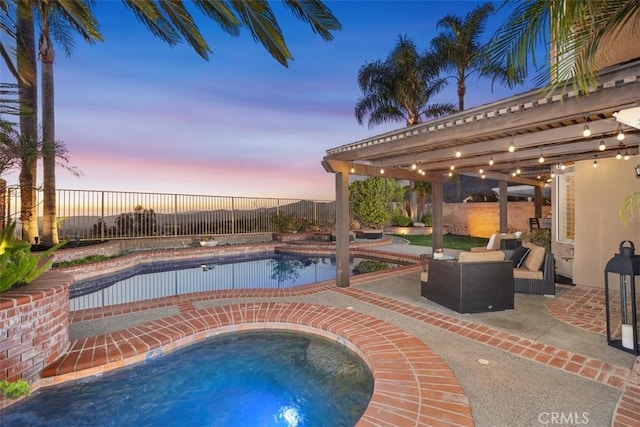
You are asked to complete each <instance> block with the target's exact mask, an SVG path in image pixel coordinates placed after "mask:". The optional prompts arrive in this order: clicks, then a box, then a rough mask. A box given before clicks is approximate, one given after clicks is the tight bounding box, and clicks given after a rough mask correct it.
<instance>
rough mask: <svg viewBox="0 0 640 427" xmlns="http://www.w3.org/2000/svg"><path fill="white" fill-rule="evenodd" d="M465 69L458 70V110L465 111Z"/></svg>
mask: <svg viewBox="0 0 640 427" xmlns="http://www.w3.org/2000/svg"><path fill="white" fill-rule="evenodd" d="M464 72H465V70H464V69H461V70H458V111H464V96H465V95H466V94H467V86H466V84H465V76H464Z"/></svg>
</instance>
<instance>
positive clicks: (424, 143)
mask: <svg viewBox="0 0 640 427" xmlns="http://www.w3.org/2000/svg"><path fill="white" fill-rule="evenodd" d="M569 87H570V86H569ZM586 129H588V130H589V131H590V136H584V135H585V133H584V132H585V130H586ZM619 133H622V134H624V140H620V139H619V138H620V137H619V136H618V134H619ZM639 133H640V60H639V59H635V60H633V61H630V62H627V63H624V64H619V65H616V66H613V67H610V68H608V69H605V70H603V71H602V72H601V73H600V74H599V78H598V85H597V87H594V88H592V90H590V91H589V93H576V92H574V91H571V90H567V91H564V92H562V91H558V92H556V93H552V94H550V93H547V91H545V90H544V89H536V90H532V91H529V92H526V93H523V94H520V95H515V96H513V97H510V98H506V99H503V100H500V101H496V102H493V103H490V104H486V105H482V106H480V107H476V108H473V109H469V110H466V111H462V112H459V113H456V114H452V115H450V116H447V117H444V118H441V119H437V120H433V121H430V122H426V123H422V124H418V125H415V126H412V127H406V128H402V129H399V130H396V131H392V132H387V133H384V134H381V135H377V136H374V137H371V138H367V139H363V140H360V141H357V142H353V143H350V144H346V145H342V146H339V147H336V148H331V149H329V150H327V152H326V155H325V157H324V158H323V160H322V165H323V167H324V168H325V170H326V171H327V172H331V173H335V174H336V206H337V208H336V210H337V212H336V234H337V239H336V257H337V267H336V268H337V284H338V286H348V285H349V269H348V265H349V238H348V231H349V230H348V225H349V194H348V191H349V190H348V176H349V174H354V175H364V176H384V177H388V178H398V179H407V180H413V181H428V182H431V183H432V201H433V246H434V248H435V247H442V225H443V224H442V201H443V183H444V182H445V181H446V180H447V179H449V177H450V174H451V173H455V174H463V175H472V176H477V177H485V178H489V179H495V180H498V181H499V186H500V194H506V193H507V187H508V184H509V183H513V184H526V185H532V186H534V187H535V188H536V204H535V206H536V216H541V215H540V213H541V210H542V201H541V199H542V198H541V192H542V187H543V186H544V184H545V183H546V182H547V180H548V179H549V178H550V175H551V173H552V172H553V168H554V167H555V166H556V165H560V164H570V163H573V162H576V161H579V160H586V159H593V160H597V159H600V158H605V157H614V156H616V155H617V154H618V152H620V154H623V155H624V154H625V153H627V154H629V155H635V154H637V153H638V145H639V144H640V137H639ZM511 144H513V146H514V148H515V150H514V151H513V152H510V151H509V146H510V145H511ZM602 144H604V147H601V145H602ZM601 148H604V150H602V149H601ZM456 151H459V152H460V153H461V155H460V157H456ZM490 162H491V164H490ZM414 165H415V168H414ZM452 167H453V168H454V169H452ZM516 168H517V169H520V170H521V173H520V174H515V170H516ZM419 170H421V171H422V172H418V171H419ZM481 170H482V171H481ZM499 203H500V230H501V231H506V229H507V198H506V197H501V198H500V202H499Z"/></svg>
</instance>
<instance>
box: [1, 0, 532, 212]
mask: <svg viewBox="0 0 640 427" xmlns="http://www.w3.org/2000/svg"><path fill="white" fill-rule="evenodd" d="M326 4H328V5H329V7H330V8H331V9H332V11H333V12H334V14H335V15H336V16H337V17H338V19H339V20H340V22H341V23H342V25H343V30H342V31H339V32H336V33H335V40H334V41H332V42H323V41H322V40H321V39H320V37H318V36H317V35H315V34H313V32H312V31H311V29H310V28H309V27H308V26H306V24H303V23H301V22H299V21H297V20H295V19H294V18H293V17H292V16H291V14H290V13H289V12H288V11H287V10H284V9H283V8H282V6H281V4H280V3H279V2H274V3H273V7H274V10H275V11H276V13H277V17H278V21H279V22H280V24H281V26H282V28H283V32H284V35H285V39H286V41H287V44H288V46H289V49H290V51H291V52H292V54H293V56H294V61H293V62H292V63H291V64H290V66H289V68H285V67H283V66H282V65H280V64H279V63H278V62H276V61H275V60H274V59H273V58H272V57H271V56H270V55H269V54H268V53H267V52H266V50H264V48H263V47H262V46H261V45H258V44H256V43H255V42H254V41H253V39H252V38H251V36H250V35H249V34H247V32H246V31H244V30H243V35H242V36H241V37H239V38H233V37H230V36H228V35H227V34H226V33H224V32H222V31H221V30H220V29H219V28H218V27H217V26H216V25H214V24H213V23H210V22H208V21H207V20H205V19H204V18H203V16H201V15H200V13H199V12H198V11H194V16H195V17H196V19H197V22H198V23H199V26H200V29H201V31H202V32H203V34H204V35H205V38H206V39H207V41H208V42H209V44H210V46H211V48H212V50H213V53H212V54H211V56H210V59H209V61H208V62H207V61H205V60H203V59H202V58H200V57H199V56H198V55H197V54H196V53H195V52H194V51H193V50H192V49H191V48H190V47H189V46H188V45H186V44H183V45H180V46H177V47H174V48H171V47H169V46H168V45H166V44H165V43H163V42H162V41H161V40H159V39H157V38H155V37H154V36H153V35H151V33H149V32H148V30H147V29H146V28H145V27H144V26H143V25H142V24H140V23H138V22H137V21H136V19H135V18H134V16H133V14H132V13H130V12H129V11H128V10H127V9H125V7H124V6H123V5H122V4H121V2H119V1H107V2H97V5H96V9H95V14H96V16H97V17H98V19H99V22H100V30H101V33H102V35H103V37H104V39H105V41H104V42H103V43H99V44H97V45H94V46H89V45H86V44H85V43H84V42H82V41H81V40H80V39H77V41H76V48H75V50H74V52H73V55H72V56H71V57H70V58H67V57H65V56H64V54H63V53H62V51H61V50H60V49H58V54H57V57H56V62H55V85H56V93H55V96H56V139H57V140H59V141H63V142H64V143H65V144H66V146H67V148H68V150H69V156H70V161H71V165H73V166H75V167H77V168H78V169H79V170H80V171H81V172H82V176H81V177H74V176H72V175H71V174H69V173H68V172H67V171H65V170H63V169H59V170H58V172H57V187H58V188H60V189H87V190H117V191H136V192H161V193H180V194H207V195H219V196H256V197H282V198H303V199H320V200H333V199H334V198H335V190H334V176H333V175H332V174H328V173H326V172H325V171H324V169H323V168H322V166H321V165H320V161H321V159H322V157H323V156H324V154H325V150H327V149H329V148H332V147H336V146H338V145H342V144H346V143H350V142H354V141H357V140H359V139H363V138H367V137H371V136H374V135H376V134H379V133H383V132H385V131H388V130H392V129H398V128H401V127H403V126H404V123H393V124H387V125H384V126H379V127H375V128H373V129H368V128H367V126H366V124H365V125H364V126H361V125H359V124H358V123H357V121H356V119H355V117H354V113H353V111H354V106H355V103H356V101H357V99H358V98H359V97H360V95H361V93H360V90H359V88H358V85H357V80H356V79H357V75H358V70H359V68H360V67H361V66H362V65H364V64H365V63H367V62H371V61H374V60H377V59H383V58H385V57H386V56H387V54H388V53H389V52H390V51H391V49H392V48H393V47H394V45H395V43H396V41H397V39H398V36H399V35H406V36H408V37H409V38H411V39H412V40H413V41H414V42H415V43H416V45H417V46H418V47H419V48H420V49H426V48H427V47H428V46H429V43H430V41H431V39H432V38H433V37H435V36H436V35H437V34H438V33H439V30H438V29H437V28H436V23H437V21H438V20H440V19H441V18H442V17H444V16H445V15H446V14H447V13H452V14H454V15H457V16H459V17H464V16H465V15H466V14H467V13H468V12H469V11H470V10H472V9H473V8H474V7H476V6H477V5H479V4H480V3H479V2H472V1H327V2H326ZM504 16H505V14H504V13H503V14H500V15H497V16H494V17H493V18H492V19H491V20H490V21H489V25H488V28H487V32H486V36H487V37H488V36H489V34H490V33H491V31H492V30H493V29H494V28H496V27H497V25H498V24H499V23H501V22H502V20H503V19H504ZM0 73H2V75H0V81H2V82H5V81H8V80H9V78H8V76H7V71H6V70H5V69H2V68H0ZM467 85H468V95H467V98H466V100H465V103H466V106H467V108H470V107H473V106H477V105H480V104H484V103H487V102H491V101H494V100H497V99H500V98H504V97H506V96H510V95H513V94H516V93H521V92H524V91H526V90H527V89H528V88H527V87H518V88H516V89H514V90H510V89H508V88H501V87H496V88H494V91H493V92H492V91H491V85H490V82H489V81H486V80H484V81H483V80H480V81H478V80H477V78H476V77H472V78H471V79H469V80H468V81H467ZM444 101H448V102H454V103H455V102H456V95H455V81H454V80H450V83H449V86H448V88H447V89H446V90H445V91H444V92H442V93H441V94H440V95H439V96H438V97H437V98H434V99H433V100H432V102H444ZM5 178H6V179H7V181H8V183H9V184H14V183H17V174H12V175H9V176H7V177H5ZM41 179H42V175H41V173H40V176H39V177H38V181H39V182H41Z"/></svg>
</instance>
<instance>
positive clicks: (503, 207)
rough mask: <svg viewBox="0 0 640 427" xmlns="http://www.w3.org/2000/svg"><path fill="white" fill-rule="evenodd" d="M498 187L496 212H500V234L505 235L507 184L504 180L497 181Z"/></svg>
mask: <svg viewBox="0 0 640 427" xmlns="http://www.w3.org/2000/svg"><path fill="white" fill-rule="evenodd" d="M498 187H499V188H500V206H499V208H498V211H499V212H500V233H507V227H508V225H507V222H508V220H507V218H508V216H509V215H508V211H507V206H508V205H509V193H508V191H509V183H508V182H507V181H505V180H500V181H498Z"/></svg>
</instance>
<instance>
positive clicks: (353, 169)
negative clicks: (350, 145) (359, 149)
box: [351, 165, 356, 173]
mask: <svg viewBox="0 0 640 427" xmlns="http://www.w3.org/2000/svg"><path fill="white" fill-rule="evenodd" d="M355 171H356V168H354V167H353V165H351V173H355Z"/></svg>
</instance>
